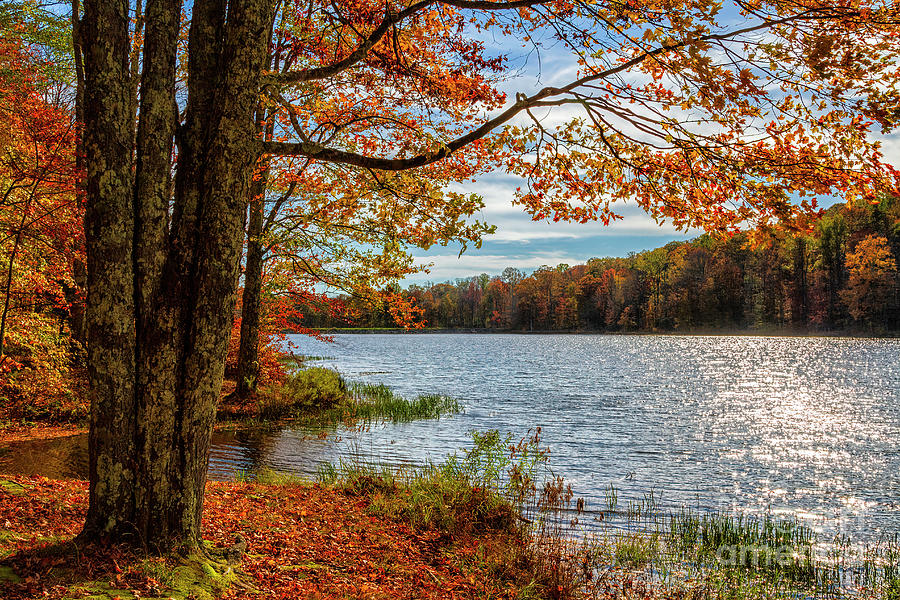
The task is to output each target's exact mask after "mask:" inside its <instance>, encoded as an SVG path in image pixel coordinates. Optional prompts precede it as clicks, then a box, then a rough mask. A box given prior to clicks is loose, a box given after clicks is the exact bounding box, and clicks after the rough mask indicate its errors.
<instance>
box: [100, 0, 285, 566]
mask: <svg viewBox="0 0 900 600" xmlns="http://www.w3.org/2000/svg"><path fill="white" fill-rule="evenodd" d="M179 10H180V7H179V5H178V4H177V3H168V2H165V1H163V0H151V1H150V2H149V3H148V4H147V9H146V42H145V45H144V51H143V59H142V60H143V73H142V76H141V103H140V109H139V111H138V113H139V121H138V127H137V132H136V134H137V135H136V136H135V127H134V119H133V118H132V117H131V116H130V114H129V112H130V111H129V107H130V106H131V105H130V98H131V93H132V91H133V87H132V85H131V82H130V81H129V77H128V74H129V65H128V55H129V52H128V50H129V39H128V27H127V26H128V20H127V17H128V15H127V3H126V2H119V3H112V4H111V3H109V2H104V1H102V0H89V1H87V2H86V3H85V19H84V25H83V33H84V38H83V39H84V42H85V43H84V47H85V58H86V60H85V70H86V95H85V131H86V135H85V159H86V164H87V169H88V174H87V199H88V202H87V208H88V210H87V213H88V215H87V219H86V225H87V229H86V233H87V238H88V269H89V283H90V289H89V302H88V322H89V336H88V337H89V368H90V373H91V388H92V401H93V404H92V423H91V490H90V507H89V511H88V518H87V521H86V525H85V530H84V533H83V537H86V538H97V537H106V538H112V539H118V540H126V541H131V542H132V543H136V544H140V545H143V546H145V547H147V548H149V549H151V550H158V551H164V550H168V549H170V548H173V547H196V546H197V545H198V544H199V540H200V513H201V511H202V508H203V492H204V486H205V482H206V469H207V457H208V449H209V437H210V434H211V432H212V425H213V419H214V415H215V406H216V403H217V400H218V397H219V392H220V390H221V386H222V377H223V372H224V355H225V349H226V344H227V341H228V334H229V332H230V329H231V315H232V311H233V309H234V294H235V289H236V285H237V271H238V266H239V260H240V254H241V245H242V241H243V215H244V213H245V209H246V199H247V197H248V194H249V192H250V175H251V173H252V168H253V165H254V164H255V162H256V160H257V157H258V154H257V150H258V147H257V146H256V144H253V143H250V141H251V140H253V138H254V135H255V123H254V118H253V116H254V108H255V106H256V101H257V96H258V89H259V77H260V73H261V71H262V68H263V65H264V59H265V54H266V33H267V31H268V24H269V20H270V18H271V15H270V12H271V5H270V0H245V1H243V2H231V3H230V4H229V5H227V14H226V4H225V3H224V2H221V1H218V0H214V1H202V0H201V1H197V2H194V4H193V19H192V24H191V33H190V41H189V47H190V51H191V58H190V61H189V81H190V85H189V99H188V108H187V115H186V118H187V121H186V124H185V126H184V131H183V134H182V135H181V137H180V139H179V147H180V150H181V152H180V154H179V163H178V175H177V178H176V179H177V181H176V185H175V186H174V190H175V197H174V199H173V200H174V205H173V213H172V222H171V224H169V222H168V218H167V215H168V206H169V201H170V191H169V190H170V189H171V187H170V180H169V173H170V160H171V150H172V141H173V137H174V134H175V128H176V125H177V123H176V122H175V120H174V115H175V114H176V111H175V110H174V57H175V44H176V36H177V31H178V15H179ZM135 139H136V140H137V142H136V146H137V149H136V152H135V153H134V155H135V156H136V160H137V162H136V165H135V167H136V168H135V172H136V175H135V181H132V176H131V173H132V168H131V167H132V164H131V157H132V147H133V145H134V140H135Z"/></svg>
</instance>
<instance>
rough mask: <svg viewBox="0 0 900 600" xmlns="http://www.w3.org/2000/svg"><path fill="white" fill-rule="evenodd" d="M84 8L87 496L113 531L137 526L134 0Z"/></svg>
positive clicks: (91, 516) (99, 528)
mask: <svg viewBox="0 0 900 600" xmlns="http://www.w3.org/2000/svg"><path fill="white" fill-rule="evenodd" d="M84 8H85V11H84V19H83V21H82V27H81V29H82V50H83V52H84V63H85V98H84V122H85V128H84V141H83V144H84V154H85V165H86V168H87V173H86V196H87V205H86V214H85V237H86V241H87V263H88V264H87V266H88V302H87V311H86V313H87V314H86V316H87V328H88V341H89V342H88V375H89V379H90V396H91V432H90V437H89V447H90V465H89V472H90V503H89V508H88V514H87V520H86V525H85V531H86V532H89V533H91V534H107V533H109V534H113V535H116V534H118V532H121V531H124V530H126V529H130V528H131V527H133V517H134V500H135V499H134V483H135V470H136V462H135V453H134V449H135V448H134V429H135V389H134V385H135V354H134V352H135V345H136V337H135V320H134V295H133V290H134V271H133V263H132V250H133V237H134V219H133V214H134V210H133V195H132V171H131V152H132V138H133V131H134V119H133V117H132V115H131V114H130V112H129V108H130V97H129V89H128V86H127V85H125V83H127V81H128V3H127V1H125V0H117V1H107V2H97V1H94V2H86V3H85V7H84ZM88 40H89V41H88ZM86 41H87V43H85V42H86Z"/></svg>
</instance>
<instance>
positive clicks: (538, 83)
mask: <svg viewBox="0 0 900 600" xmlns="http://www.w3.org/2000/svg"><path fill="white" fill-rule="evenodd" d="M731 13H733V14H732V15H731V16H730V18H729V17H726V16H724V15H723V16H722V18H723V20H725V21H729V25H742V24H743V23H742V19H741V18H739V17H738V16H737V14H736V13H735V12H734V11H733V10H732V11H731ZM726 14H729V13H727V11H726ZM483 41H484V42H485V43H486V45H487V47H488V48H489V52H491V51H492V52H496V53H503V54H505V55H506V56H507V59H508V62H507V66H508V68H509V72H511V73H513V75H512V76H511V77H510V78H509V79H508V80H506V81H505V82H503V83H502V85H501V86H500V87H501V89H503V90H504V91H505V92H506V93H507V95H508V100H509V101H512V100H513V99H514V98H515V92H517V91H518V92H524V93H533V92H534V91H536V90H537V89H539V88H541V87H543V86H546V85H551V86H552V85H563V84H565V83H568V82H570V81H571V80H572V79H573V78H575V77H576V76H577V75H576V73H577V71H578V67H577V65H576V64H575V61H574V60H573V56H572V55H571V54H570V52H569V51H568V50H566V49H564V48H561V47H559V46H557V47H549V48H543V49H542V50H541V51H540V52H539V53H538V52H536V51H535V50H534V48H533V47H530V46H529V47H524V46H522V45H520V43H519V42H517V41H515V42H514V41H512V40H509V39H502V38H499V39H498V38H495V37H490V38H488V37H484V38H483ZM572 114H573V113H572V112H571V111H566V110H560V109H556V111H555V112H554V113H552V114H551V113H550V112H547V113H545V114H540V115H536V116H537V118H539V119H540V120H541V121H542V123H543V124H544V125H547V126H552V125H553V124H556V123H560V122H563V121H565V120H567V118H568V117H570V116H572ZM526 118H527V117H525V116H524V115H520V118H518V119H517V120H515V121H513V123H516V122H522V121H524V119H526ZM875 137H877V138H880V141H881V142H882V145H883V146H882V149H883V152H884V156H885V158H886V159H887V160H888V161H889V162H892V163H894V164H895V165H897V164H898V163H900V136H898V135H896V134H895V135H890V136H875ZM522 184H523V181H522V180H521V179H519V178H517V177H514V176H510V175H508V174H506V173H502V172H495V173H491V174H487V175H484V176H482V177H481V178H479V180H478V181H477V182H475V183H474V184H469V185H466V186H463V187H460V188H458V190H457V191H462V192H467V193H472V192H474V193H477V194H479V195H481V196H482V197H483V198H484V202H485V208H484V210H483V211H482V212H481V213H479V214H477V215H474V218H477V219H479V220H481V221H486V222H488V223H490V224H492V225H496V226H497V232H496V234H494V235H491V236H485V239H484V243H483V244H482V247H481V248H480V249H476V248H474V247H470V248H469V249H468V250H467V251H466V252H465V253H463V254H462V255H461V256H459V248H458V247H449V246H448V247H440V246H438V247H433V248H431V249H430V250H429V251H427V252H425V251H422V250H414V251H413V255H414V256H416V257H417V262H418V263H419V264H427V263H431V264H432V266H431V267H430V272H429V273H421V274H417V275H415V276H412V277H408V278H407V279H405V280H403V282H402V283H403V284H404V285H408V284H410V283H424V282H435V283H437V282H442V281H447V280H453V279H456V278H460V277H469V276H472V275H478V274H480V273H487V274H489V275H498V274H500V273H501V272H502V271H503V269H504V268H506V267H516V268H519V269H522V270H524V271H530V270H533V269H535V268H537V267H539V266H541V265H557V264H559V263H568V264H570V265H574V264H580V263H584V262H585V261H587V260H588V259H589V258H592V257H603V256H626V255H627V254H628V253H629V252H640V251H642V250H648V249H652V248H657V247H659V246H662V245H665V244H666V243H668V242H671V241H673V240H688V239H691V238H694V237H696V236H698V235H700V233H702V232H701V231H699V230H689V231H678V230H676V229H675V228H674V227H672V226H671V224H666V223H664V224H658V223H656V222H654V221H653V219H652V218H650V217H649V216H648V215H647V214H646V213H645V212H643V211H642V210H641V209H640V208H639V207H637V206H636V205H627V204H626V205H616V206H615V207H614V210H615V211H616V212H617V213H618V214H620V215H622V216H623V217H624V219H622V220H619V221H616V222H614V223H612V224H610V225H609V226H604V225H603V224H602V223H599V222H595V223H588V224H571V223H550V222H534V221H532V220H531V218H530V217H529V216H528V215H527V214H526V213H525V212H524V211H523V209H522V208H521V207H518V206H513V205H512V199H513V198H514V196H515V190H516V188H517V187H518V186H520V185H522ZM838 201H840V199H837V198H835V199H822V198H820V199H819V202H820V205H821V206H828V205H830V204H833V203H834V202H838Z"/></svg>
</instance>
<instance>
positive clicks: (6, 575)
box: [0, 566, 22, 583]
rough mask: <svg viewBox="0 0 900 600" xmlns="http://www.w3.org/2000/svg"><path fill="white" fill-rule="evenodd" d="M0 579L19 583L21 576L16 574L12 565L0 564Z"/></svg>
mask: <svg viewBox="0 0 900 600" xmlns="http://www.w3.org/2000/svg"><path fill="white" fill-rule="evenodd" d="M0 581H9V582H12V583H21V581H22V578H21V577H19V576H18V575H16V573H15V571H13V570H12V567H4V566H0Z"/></svg>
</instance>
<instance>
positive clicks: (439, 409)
mask: <svg viewBox="0 0 900 600" xmlns="http://www.w3.org/2000/svg"><path fill="white" fill-rule="evenodd" d="M258 405H259V417H260V419H262V420H265V421H275V420H282V419H292V420H297V421H300V422H302V423H304V424H311V425H328V424H332V423H350V422H355V421H367V422H372V421H376V420H384V421H388V422H393V423H405V422H409V421H414V420H416V419H437V418H439V417H441V416H443V415H448V414H455V413H458V412H460V410H461V406H460V403H459V401H458V400H456V399H455V398H451V397H449V396H443V395H439V394H420V395H419V396H416V397H415V398H414V399H412V400H410V399H407V398H405V397H403V396H401V395H399V394H397V393H395V392H394V391H393V390H392V389H391V388H389V387H388V386H386V385H383V384H372V383H349V384H348V383H346V382H345V381H344V379H343V377H341V375H340V374H339V373H338V372H337V371H334V370H331V369H326V368H324V367H311V368H306V369H301V370H299V371H296V372H294V373H292V374H290V375H288V378H287V380H286V381H285V383H284V384H283V385H281V386H278V387H274V388H268V389H266V390H263V391H262V392H261V393H260V394H259V397H258Z"/></svg>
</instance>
